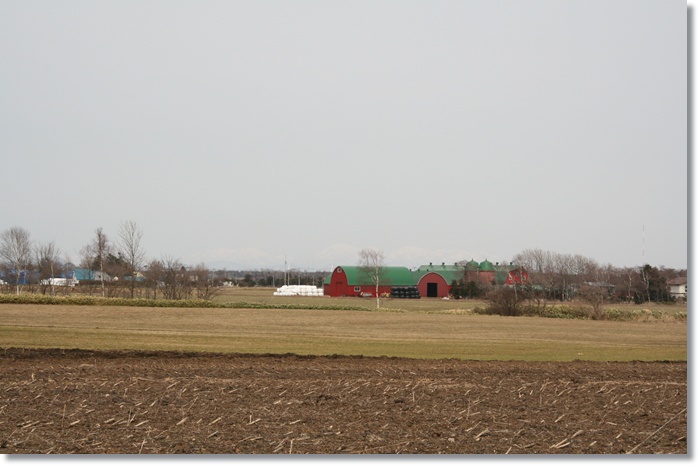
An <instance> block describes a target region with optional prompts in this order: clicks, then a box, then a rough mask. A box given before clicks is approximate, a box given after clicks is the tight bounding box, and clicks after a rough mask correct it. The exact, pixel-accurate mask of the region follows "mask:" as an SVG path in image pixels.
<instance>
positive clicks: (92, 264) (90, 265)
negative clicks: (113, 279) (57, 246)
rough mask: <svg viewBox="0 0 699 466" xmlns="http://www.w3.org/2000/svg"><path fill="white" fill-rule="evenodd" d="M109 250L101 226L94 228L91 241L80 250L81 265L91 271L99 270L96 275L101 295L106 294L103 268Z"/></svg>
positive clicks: (109, 246) (107, 240)
mask: <svg viewBox="0 0 699 466" xmlns="http://www.w3.org/2000/svg"><path fill="white" fill-rule="evenodd" d="M111 252H112V251H111V245H110V244H109V238H107V235H106V233H104V230H102V227H99V228H97V229H96V230H95V236H94V238H93V239H92V242H90V243H89V244H87V245H85V246H84V247H83V248H82V249H81V250H80V255H81V257H82V263H83V266H84V267H85V268H86V269H88V270H89V271H90V272H91V273H92V272H93V271H95V270H99V274H98V277H99V281H100V285H101V288H102V296H106V292H105V285H104V279H105V268H106V265H107V258H108V257H109V254H111ZM90 278H92V277H90Z"/></svg>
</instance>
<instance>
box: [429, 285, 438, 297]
mask: <svg viewBox="0 0 699 466" xmlns="http://www.w3.org/2000/svg"><path fill="white" fill-rule="evenodd" d="M437 290H438V287H437V284H436V283H428V284H427V297H428V298H436V297H437V296H439V293H438V291H437Z"/></svg>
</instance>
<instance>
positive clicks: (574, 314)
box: [473, 305, 687, 322]
mask: <svg viewBox="0 0 699 466" xmlns="http://www.w3.org/2000/svg"><path fill="white" fill-rule="evenodd" d="M473 313H474V314H479V315H502V314H500V313H498V312H497V309H495V308H492V307H486V308H481V307H476V308H474V309H473ZM519 315H520V316H525V317H546V318H553V319H581V320H586V319H592V318H593V317H592V310H591V308H589V307H586V306H572V305H560V306H558V305H554V306H545V307H537V306H522V307H521V308H520V310H519ZM600 320H609V321H616V322H631V321H639V320H640V321H652V320H679V321H686V320H687V313H686V312H685V311H680V312H677V313H668V312H665V311H663V310H661V309H654V310H650V309H617V308H607V309H603V310H602V318H601V319H600Z"/></svg>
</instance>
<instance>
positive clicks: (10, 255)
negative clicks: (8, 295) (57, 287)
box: [0, 227, 32, 294]
mask: <svg viewBox="0 0 699 466" xmlns="http://www.w3.org/2000/svg"><path fill="white" fill-rule="evenodd" d="M31 256H32V243H31V239H30V238H29V232H28V231H27V230H25V229H24V228H22V227H12V228H10V229H9V230H6V231H4V232H3V233H2V235H0V260H2V261H3V262H4V263H5V265H6V266H7V267H8V268H9V269H11V270H12V271H13V272H14V274H15V278H16V282H15V283H16V286H17V294H19V282H20V277H21V274H22V272H23V271H25V272H26V269H28V268H29V266H30V264H31V260H32V258H31Z"/></svg>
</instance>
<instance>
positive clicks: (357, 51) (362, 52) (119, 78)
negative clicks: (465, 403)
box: [0, 0, 687, 270]
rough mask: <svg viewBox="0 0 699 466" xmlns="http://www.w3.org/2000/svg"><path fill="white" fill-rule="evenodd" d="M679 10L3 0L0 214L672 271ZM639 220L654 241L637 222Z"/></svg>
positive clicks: (187, 235)
mask: <svg viewBox="0 0 699 466" xmlns="http://www.w3.org/2000/svg"><path fill="white" fill-rule="evenodd" d="M686 17H687V6H686V3H685V2H681V1H677V0H673V1H668V0H654V1H648V0H628V1H617V0H600V1H560V0H551V1H535V0H523V1H516V0H512V1H506V0H500V1H497V0H495V1H493V0H483V1H473V0H471V1H469V0H454V1H443V0H421V1H418V0H414V1H410V0H394V1H383V0H371V1H356V0H355V1H320V0H319V1H305V0H294V1H271V0H270V1H260V0H255V1H126V0H120V1H116V2H106V1H103V2H97V1H82V2H79V1H70V0H67V1H61V2H53V1H21V2H18V1H5V0H0V66H1V68H0V69H1V72H0V157H1V159H2V163H1V164H0V186H2V192H3V199H2V204H1V206H0V212H1V215H0V230H5V229H7V228H9V227H11V226H15V225H16V226H22V227H24V228H26V229H27V230H29V231H30V233H31V234H32V238H33V239H34V240H36V241H40V242H47V241H52V240H53V241H55V242H56V244H57V245H58V246H59V247H60V248H61V249H62V250H63V251H64V252H65V253H66V254H68V255H69V256H70V257H71V258H73V260H78V254H77V252H78V250H79V249H80V248H81V247H82V246H83V245H84V244H86V243H87V242H89V241H90V240H91V239H92V236H93V232H94V230H95V229H96V228H97V227H103V228H104V230H105V232H106V233H107V235H109V236H111V237H112V238H116V235H117V231H118V228H119V225H120V223H121V222H122V221H123V220H134V221H136V222H137V223H138V224H139V225H140V226H141V228H142V229H143V233H144V236H143V246H144V248H145V249H146V251H147V254H148V256H149V257H151V258H160V257H161V256H163V255H169V256H174V257H177V258H180V259H181V260H182V261H183V262H186V263H197V262H202V261H203V262H206V263H208V264H211V265H220V264H225V265H226V266H228V267H230V268H248V267H252V268H267V267H271V268H282V267H283V266H284V260H285V257H286V258H287V259H288V260H289V261H290V262H291V265H292V267H299V268H306V269H309V270H314V269H320V270H323V269H329V268H330V267H331V266H332V265H333V264H334V265H338V264H343V263H344V264H354V263H356V262H357V252H358V251H359V250H360V249H362V248H365V247H374V248H377V249H381V250H383V251H384V252H385V255H386V259H387V262H389V263H390V264H391V265H405V266H409V267H412V266H417V265H420V264H422V263H426V262H454V261H457V260H462V259H466V260H468V259H472V258H473V259H476V260H483V259H486V258H487V259H489V260H491V261H493V262H495V261H503V260H509V259H511V258H512V257H513V256H514V255H515V254H517V253H518V252H520V251H522V250H524V249H527V248H541V249H546V250H551V251H555V252H559V253H571V254H582V255H585V256H589V257H592V258H594V259H596V260H597V261H599V262H601V263H611V264H613V265H617V266H626V265H629V266H632V265H640V264H641V262H642V260H643V256H644V255H645V261H646V262H648V263H650V264H652V265H665V266H668V267H676V268H686V267H687V20H686ZM644 228H645V234H644Z"/></svg>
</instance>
